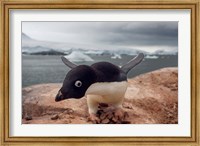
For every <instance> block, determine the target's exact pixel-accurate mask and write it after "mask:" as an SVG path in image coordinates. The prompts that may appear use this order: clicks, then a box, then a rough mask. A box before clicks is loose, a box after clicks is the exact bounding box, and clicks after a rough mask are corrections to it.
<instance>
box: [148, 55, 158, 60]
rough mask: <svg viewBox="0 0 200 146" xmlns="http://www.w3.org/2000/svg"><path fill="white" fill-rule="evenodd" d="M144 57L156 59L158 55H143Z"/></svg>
mask: <svg viewBox="0 0 200 146" xmlns="http://www.w3.org/2000/svg"><path fill="white" fill-rule="evenodd" d="M145 58H146V59H158V58H159V57H158V56H156V55H147V56H145Z"/></svg>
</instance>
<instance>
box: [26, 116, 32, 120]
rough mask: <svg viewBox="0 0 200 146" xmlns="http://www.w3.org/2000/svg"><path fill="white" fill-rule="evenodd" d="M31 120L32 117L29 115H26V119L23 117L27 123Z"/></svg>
mask: <svg viewBox="0 0 200 146" xmlns="http://www.w3.org/2000/svg"><path fill="white" fill-rule="evenodd" d="M32 119H33V118H32V116H31V115H27V116H26V117H25V120H26V121H29V120H32Z"/></svg>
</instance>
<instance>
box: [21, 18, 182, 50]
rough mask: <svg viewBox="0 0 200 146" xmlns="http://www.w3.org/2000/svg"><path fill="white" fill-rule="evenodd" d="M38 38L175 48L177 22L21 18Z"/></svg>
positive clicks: (29, 30)
mask: <svg viewBox="0 0 200 146" xmlns="http://www.w3.org/2000/svg"><path fill="white" fill-rule="evenodd" d="M22 31H23V32H24V33H26V34H28V35H29V36H30V37H33V38H35V39H38V40H46V41H55V42H66V43H67V42H69V43H77V44H88V45H92V46H96V47H98V46H99V47H100V46H109V47H113V48H114V47H118V48H120V47H121V48H123V47H127V48H134V47H138V48H137V49H140V47H141V48H144V47H146V48H148V47H149V48H153V47H154V46H156V47H157V48H159V47H160V48H162V47H163V48H164V47H165V48H167V47H168V48H170V47H171V48H177V47H178V22H173V21H171V22H170V21H165V22H163V21H162V22H157V21H154V22H153V21H151V22H23V23H22Z"/></svg>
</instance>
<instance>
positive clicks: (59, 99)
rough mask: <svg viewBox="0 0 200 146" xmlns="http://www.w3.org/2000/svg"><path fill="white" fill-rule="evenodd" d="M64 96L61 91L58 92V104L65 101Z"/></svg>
mask: <svg viewBox="0 0 200 146" xmlns="http://www.w3.org/2000/svg"><path fill="white" fill-rule="evenodd" d="M63 99H64V98H63V95H62V93H61V92H60V91H58V94H57V95H56V98H55V101H56V102H58V101H61V100H63Z"/></svg>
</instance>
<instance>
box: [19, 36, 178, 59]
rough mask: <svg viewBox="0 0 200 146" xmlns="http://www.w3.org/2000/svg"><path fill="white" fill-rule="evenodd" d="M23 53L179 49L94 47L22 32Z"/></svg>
mask: <svg viewBox="0 0 200 146" xmlns="http://www.w3.org/2000/svg"><path fill="white" fill-rule="evenodd" d="M21 38H22V53H23V54H35V55H37V54H40V55H46V54H51V55H53V54H54V55H68V54H70V53H72V52H76V53H77V52H80V53H82V54H85V55H87V56H88V55H111V56H115V57H114V58H116V57H117V58H119V56H121V55H123V54H126V55H137V54H139V53H144V54H146V55H177V51H164V50H157V51H155V52H153V53H150V52H146V51H142V50H138V49H130V48H120V49H119V48H112V49H111V48H94V47H93V46H89V45H86V44H79V43H77V44H73V43H58V42H48V41H39V40H36V39H33V38H31V37H29V36H28V35H27V34H25V33H22V36H21Z"/></svg>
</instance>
